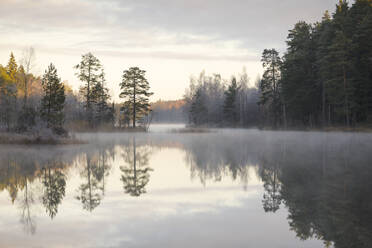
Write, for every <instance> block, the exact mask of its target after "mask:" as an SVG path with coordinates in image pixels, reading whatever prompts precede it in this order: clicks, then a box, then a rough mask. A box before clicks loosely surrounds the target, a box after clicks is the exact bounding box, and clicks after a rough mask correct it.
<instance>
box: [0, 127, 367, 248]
mask: <svg viewBox="0 0 372 248" xmlns="http://www.w3.org/2000/svg"><path fill="white" fill-rule="evenodd" d="M265 135H266V136H265ZM355 135H356V134H350V135H348V134H343V135H341V136H340V135H336V134H324V133H309V134H306V133H298V134H296V133H292V132H288V133H284V134H283V133H280V132H278V133H276V132H269V133H267V132H255V133H250V134H249V135H247V136H244V135H232V134H229V135H225V134H206V135H204V136H203V135H174V136H167V135H159V136H141V135H139V136H137V138H129V137H126V139H123V140H121V141H120V142H117V143H114V142H112V143H109V142H107V143H104V142H101V143H99V145H98V144H95V145H92V146H86V147H84V148H81V149H80V150H79V149H74V148H71V149H70V148H69V149H60V148H58V149H52V150H48V153H40V152H39V150H37V149H35V150H34V151H33V152H31V151H30V150H28V149H20V150H17V149H9V150H4V149H3V150H0V191H7V192H8V194H9V196H10V201H9V204H12V203H13V204H14V205H16V206H17V207H18V208H19V210H20V216H21V222H22V224H23V226H24V229H25V231H26V232H28V233H31V234H32V233H35V230H36V222H35V218H34V214H33V210H32V209H33V206H35V205H37V204H40V205H41V206H43V207H44V208H45V211H46V213H47V214H48V216H49V217H50V218H52V219H53V218H55V217H56V216H57V214H58V207H59V206H60V204H61V203H62V201H63V200H64V199H65V198H64V197H65V194H67V193H66V187H67V184H68V182H69V181H68V180H67V178H68V174H67V173H68V171H67V168H69V167H71V165H72V164H77V165H78V166H77V168H78V169H79V170H80V176H81V178H82V180H83V183H82V184H80V185H79V187H78V189H74V190H75V192H76V190H77V192H78V196H77V197H76V198H77V199H79V201H81V203H82V205H83V209H85V210H88V211H93V210H94V209H95V208H96V207H97V206H98V205H99V204H100V202H101V201H102V200H103V197H104V194H105V184H106V183H107V180H108V178H109V177H110V176H109V174H110V170H111V166H112V164H113V160H114V156H115V153H116V154H120V155H122V157H123V158H124V161H125V163H126V164H125V165H122V166H120V173H121V175H120V176H121V177H120V179H121V182H122V183H123V184H122V185H123V186H121V185H120V186H119V187H123V188H124V192H125V193H127V194H129V195H130V196H140V195H141V194H144V193H146V187H147V185H148V184H149V181H150V173H151V171H152V169H151V168H150V167H149V164H150V159H151V155H152V152H153V151H154V149H157V148H164V147H174V148H178V149H181V150H183V151H185V162H186V164H187V166H188V167H189V169H190V172H191V176H192V177H193V178H198V179H200V181H201V183H202V184H203V185H206V183H207V181H208V180H212V181H221V180H222V179H223V178H225V177H230V178H231V179H232V180H236V181H239V182H240V184H241V185H243V187H248V182H249V175H251V174H250V173H252V172H256V174H257V176H258V177H259V178H260V179H261V181H262V186H263V187H262V188H263V193H262V198H261V199H260V200H261V201H262V208H263V211H266V212H273V213H276V212H278V210H279V208H280V207H281V206H284V208H285V209H286V210H287V212H288V222H289V226H290V228H291V230H293V231H294V232H295V233H296V234H297V236H298V237H299V238H300V239H303V240H306V239H310V238H317V239H320V240H323V241H324V244H325V246H326V247H332V246H334V247H335V248H346V247H348V248H349V247H351V248H353V247H358V248H359V247H363V248H364V247H372V236H371V235H370V234H371V231H372V198H371V195H372V180H371V178H372V167H371V161H372V153H371V152H370V151H371V150H372V143H371V142H370V140H371V138H370V137H367V136H366V135H357V138H353V137H354V136H355ZM149 137H150V138H149ZM115 147H116V149H115ZM44 156H45V157H44ZM73 176H75V175H73ZM39 189H42V190H39ZM39 199H40V201H39ZM38 201H39V202H38Z"/></svg>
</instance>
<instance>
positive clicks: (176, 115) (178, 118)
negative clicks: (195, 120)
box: [151, 100, 186, 123]
mask: <svg viewBox="0 0 372 248" xmlns="http://www.w3.org/2000/svg"><path fill="white" fill-rule="evenodd" d="M184 107H185V101H184V100H173V101H162V100H158V101H156V102H154V103H152V104H151V109H152V111H153V120H152V121H153V122H155V123H185V122H186V115H185V111H184Z"/></svg>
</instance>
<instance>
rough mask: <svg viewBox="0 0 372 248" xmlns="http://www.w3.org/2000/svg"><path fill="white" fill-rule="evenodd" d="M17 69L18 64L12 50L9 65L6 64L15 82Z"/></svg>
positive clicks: (7, 70)
mask: <svg viewBox="0 0 372 248" xmlns="http://www.w3.org/2000/svg"><path fill="white" fill-rule="evenodd" d="M17 70H18V65H17V62H16V60H15V57H14V55H13V52H12V53H10V58H9V62H8V65H7V66H6V72H7V73H8V75H9V77H10V79H11V80H12V81H13V82H15V81H16V74H17Z"/></svg>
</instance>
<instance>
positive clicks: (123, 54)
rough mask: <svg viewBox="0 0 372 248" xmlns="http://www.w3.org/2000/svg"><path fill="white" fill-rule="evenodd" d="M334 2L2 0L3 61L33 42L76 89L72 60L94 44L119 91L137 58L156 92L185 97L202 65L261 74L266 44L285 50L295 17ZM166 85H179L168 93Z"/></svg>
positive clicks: (314, 14)
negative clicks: (125, 72) (127, 68)
mask: <svg viewBox="0 0 372 248" xmlns="http://www.w3.org/2000/svg"><path fill="white" fill-rule="evenodd" d="M335 3H336V0H313V1H296V0H283V1H276V0H268V1H262V0H233V1H231V0H230V1H228V0H203V1H200V0H156V1H153V0H142V1H138V0H125V1H122V0H1V1H0V16H1V19H0V37H2V39H0V63H5V62H6V60H7V58H8V55H9V53H10V51H11V50H13V51H15V53H16V54H17V52H18V54H20V50H21V49H22V48H24V47H27V46H34V47H35V49H36V51H37V55H38V61H39V63H40V66H41V67H45V65H46V64H47V63H49V62H54V61H57V63H58V65H59V66H60V72H61V76H62V78H64V79H67V80H69V81H70V82H72V84H74V86H75V88H77V87H78V83H77V82H76V78H75V77H74V75H73V71H72V69H71V67H72V66H73V65H74V64H76V63H77V62H78V60H79V58H80V55H81V54H82V53H84V52H87V51H92V52H93V53H94V54H96V55H97V56H99V57H100V58H102V60H104V61H105V62H106V63H105V67H106V68H107V70H108V71H111V72H112V73H110V74H109V73H107V76H108V80H109V81H111V82H112V87H113V90H112V91H113V94H114V95H117V93H116V91H118V87H117V86H115V84H117V83H118V81H119V80H120V73H121V71H122V69H124V68H122V67H123V66H127V65H133V64H135V65H138V66H141V65H144V66H145V67H148V68H149V69H148V71H149V72H151V75H148V77H149V79H150V81H152V86H153V88H154V91H155V96H154V98H168V99H169V98H179V97H181V96H182V92H183V90H184V88H185V87H187V81H188V77H189V75H190V74H195V73H198V71H201V70H203V69H206V70H207V71H208V72H210V73H214V72H221V74H226V75H227V77H228V74H236V73H238V72H239V71H241V68H242V67H243V66H246V67H247V71H248V73H249V74H250V77H251V78H255V77H256V75H257V74H259V73H261V69H260V61H259V58H260V53H261V51H262V50H263V49H264V48H268V47H269V48H271V47H275V48H278V49H279V50H281V51H283V50H284V48H285V42H284V40H285V38H286V35H287V31H288V29H290V28H292V27H293V25H294V24H295V22H297V21H299V20H305V21H309V22H314V21H316V20H319V19H320V18H321V16H322V14H323V13H324V11H325V10H326V9H330V10H331V11H333V9H334V5H335ZM118 59H119V60H118ZM175 60H176V61H177V62H176V63H175V62H173V61H175ZM183 61H184V63H183ZM191 62H192V63H191ZM118 63H119V64H120V65H119V64H118ZM152 63H154V64H152ZM159 63H160V64H162V65H163V67H162V69H161V70H157V71H154V70H152V69H151V68H159ZM119 67H120V68H121V69H120V70H118V68H119ZM195 68H199V69H195ZM113 69H115V72H113ZM215 70H219V71H215ZM176 72H177V73H180V74H175V73H176ZM160 79H161V80H160ZM175 84H176V85H177V87H175ZM166 86H169V88H172V89H177V90H172V91H171V92H170V91H169V92H164V89H166V88H167V87H166ZM157 90H158V91H157ZM160 90H162V91H160Z"/></svg>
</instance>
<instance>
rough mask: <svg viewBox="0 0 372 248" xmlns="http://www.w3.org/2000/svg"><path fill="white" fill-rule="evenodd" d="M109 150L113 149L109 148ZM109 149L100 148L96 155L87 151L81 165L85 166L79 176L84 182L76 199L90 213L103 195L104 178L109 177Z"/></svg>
mask: <svg viewBox="0 0 372 248" xmlns="http://www.w3.org/2000/svg"><path fill="white" fill-rule="evenodd" d="M111 149H114V148H113V147H111ZM108 154H110V153H109V149H104V148H103V147H100V148H99V150H98V153H96V152H94V151H87V152H85V153H84V156H83V157H82V160H81V163H83V164H86V166H85V167H84V169H83V170H82V172H81V174H80V176H81V177H82V178H84V179H85V180H86V182H85V183H83V184H81V185H80V187H79V189H78V192H79V195H78V196H77V197H76V199H78V200H80V201H81V203H82V204H83V209H85V210H88V211H89V212H92V211H93V210H94V209H95V208H96V207H98V206H99V204H100V203H101V200H102V198H103V196H104V194H105V177H107V176H108V175H109V170H110V168H111V165H110V164H109V163H107V159H108V156H107V155H108Z"/></svg>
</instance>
